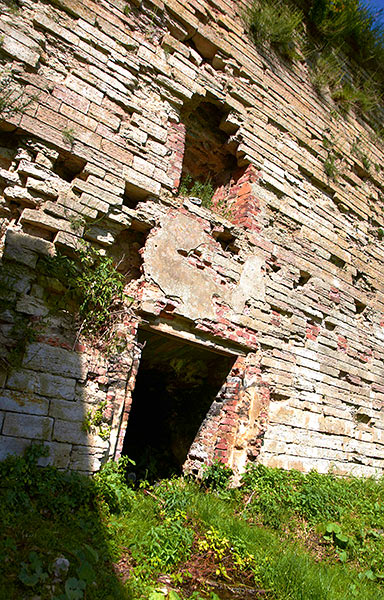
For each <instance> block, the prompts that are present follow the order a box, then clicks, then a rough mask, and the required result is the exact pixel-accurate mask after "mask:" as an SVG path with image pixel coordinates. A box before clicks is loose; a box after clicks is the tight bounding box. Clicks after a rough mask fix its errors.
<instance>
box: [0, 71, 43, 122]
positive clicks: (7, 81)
mask: <svg viewBox="0 0 384 600" xmlns="http://www.w3.org/2000/svg"><path fill="white" fill-rule="evenodd" d="M35 100H37V96H33V95H32V96H29V95H28V94H27V93H26V92H25V90H24V88H23V87H22V86H19V85H17V83H16V82H15V81H14V79H13V77H12V73H11V72H10V71H9V70H3V71H2V72H0V116H3V117H12V116H13V115H15V114H22V113H24V112H25V111H26V109H27V108H28V106H29V105H30V104H32V102H34V101H35Z"/></svg>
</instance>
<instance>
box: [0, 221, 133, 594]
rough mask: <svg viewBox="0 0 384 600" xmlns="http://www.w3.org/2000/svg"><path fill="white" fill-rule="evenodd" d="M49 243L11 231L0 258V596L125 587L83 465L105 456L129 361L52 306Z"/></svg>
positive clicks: (88, 468)
mask: <svg viewBox="0 0 384 600" xmlns="http://www.w3.org/2000/svg"><path fill="white" fill-rule="evenodd" d="M52 252H53V245H52V243H51V242H49V241H46V240H43V239H41V238H38V237H33V236H30V235H27V234H22V233H17V232H13V231H11V230H8V231H7V234H6V239H5V245H4V248H3V255H2V259H1V261H0V282H1V285H0V378H1V382H0V383H1V388H0V409H1V410H0V432H1V435H0V459H1V460H4V459H5V458H6V457H7V456H8V459H6V460H5V462H3V463H1V464H0V474H1V480H2V489H1V491H0V509H1V514H2V534H3V535H2V540H1V541H0V554H1V555H2V556H6V557H7V558H6V560H5V562H4V568H3V569H2V573H1V575H0V590H1V591H0V598H1V599H3V598H4V600H5V598H6V599H7V600H9V599H11V598H17V597H26V594H31V596H32V595H36V594H37V595H38V596H39V597H42V598H43V597H53V596H57V597H63V598H64V597H65V598H75V597H76V598H79V599H81V598H84V597H87V598H94V599H99V598H100V599H101V598H103V599H104V598H108V597H111V598H112V597H113V598H117V597H118V598H129V597H130V596H129V594H128V592H126V591H125V590H124V589H123V587H122V585H121V582H120V580H119V578H118V577H117V575H116V574H115V572H114V567H113V562H114V561H116V549H115V548H113V546H111V544H110V542H109V540H110V536H109V535H108V531H107V527H106V520H105V518H100V515H99V512H98V509H97V504H96V494H97V490H95V484H94V483H93V482H92V481H91V480H90V479H89V478H88V477H83V476H82V475H81V474H89V473H91V472H94V471H96V470H98V469H99V468H100V465H101V461H103V460H105V459H106V458H107V457H108V455H111V456H112V453H113V451H114V446H113V445H114V444H115V445H116V442H117V422H116V421H117V417H118V416H119V415H117V416H115V415H114V414H113V408H114V402H115V401H116V396H118V394H119V392H121V393H122V394H123V392H124V391H125V387H126V385H127V380H129V372H130V369H131V366H132V360H131V359H130V360H129V361H128V359H127V356H124V355H123V356H122V358H121V361H118V362H117V361H110V362H109V363H108V362H107V361H106V359H105V358H103V357H102V356H101V355H100V354H99V353H97V352H96V351H93V352H90V351H88V350H87V348H85V347H84V346H81V345H79V344H78V343H77V333H76V331H75V330H74V328H73V324H72V319H69V318H66V316H65V314H64V313H63V314H60V315H59V314H58V313H55V311H50V310H49V309H48V305H49V302H47V294H50V293H51V287H50V285H48V283H47V282H45V280H44V277H43V276H42V275H41V271H40V270H39V261H41V260H43V259H44V257H46V256H49V255H50V254H51V253H52ZM131 348H132V347H131ZM128 365H129V366H128ZM127 375H128V377H127ZM123 387H124V389H122V388H123ZM107 399H108V400H107ZM116 402H117V401H116ZM24 451H26V453H27V454H26V459H23V458H21V456H20V455H22V453H23V452H24ZM9 455H16V456H13V457H12V456H9ZM38 465H40V466H45V467H46V468H45V469H41V468H40V467H39V466H38ZM49 465H55V466H56V467H57V468H51V467H50V466H49ZM68 470H71V471H72V473H69V472H68ZM60 471H62V472H60ZM76 472H77V473H76ZM60 594H62V595H61V596H60ZM28 597H30V596H28Z"/></svg>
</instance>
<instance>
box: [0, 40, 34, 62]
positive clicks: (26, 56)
mask: <svg viewBox="0 0 384 600" xmlns="http://www.w3.org/2000/svg"><path fill="white" fill-rule="evenodd" d="M1 50H2V51H3V52H5V53H6V54H9V55H10V56H12V57H13V58H15V59H16V60H21V61H22V62H24V63H26V64H27V65H29V66H30V67H36V65H37V63H38V62H39V58H40V55H39V54H38V52H35V51H34V50H32V48H28V47H27V46H25V45H24V44H22V43H20V42H19V41H18V40H15V39H14V38H13V37H10V36H8V35H5V36H4V37H3V41H2V44H1Z"/></svg>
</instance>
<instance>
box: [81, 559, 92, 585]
mask: <svg viewBox="0 0 384 600" xmlns="http://www.w3.org/2000/svg"><path fill="white" fill-rule="evenodd" d="M77 574H78V576H79V579H83V580H84V581H85V583H87V584H88V585H89V584H91V583H93V582H94V581H95V579H96V573H95V570H94V568H93V567H92V565H91V564H90V563H89V562H87V561H84V562H83V563H81V565H80V567H79V568H78V569H77Z"/></svg>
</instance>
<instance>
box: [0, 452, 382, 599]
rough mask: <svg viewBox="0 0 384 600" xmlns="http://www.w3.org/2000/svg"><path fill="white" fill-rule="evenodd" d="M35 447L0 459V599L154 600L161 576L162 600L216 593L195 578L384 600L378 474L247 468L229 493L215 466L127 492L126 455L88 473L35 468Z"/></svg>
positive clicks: (277, 591) (294, 594)
mask: <svg viewBox="0 0 384 600" xmlns="http://www.w3.org/2000/svg"><path fill="white" fill-rule="evenodd" d="M39 453H40V449H39V448H38V447H37V446H34V447H33V449H32V451H29V452H28V453H27V455H26V457H25V458H20V457H19V458H9V459H7V460H6V461H4V462H3V463H0V476H1V481H2V486H1V489H0V510H1V517H2V536H1V538H0V556H1V559H2V570H1V572H0V590H1V591H0V598H1V599H2V600H13V599H15V600H16V598H17V599H19V598H32V597H34V596H38V597H39V598H41V600H48V599H53V598H54V599H55V600H82V599H84V600H85V599H86V600H109V599H111V600H112V599H114V600H115V599H122V600H139V599H142V600H144V599H151V600H164V599H165V598H166V595H165V594H164V593H161V592H160V591H157V592H156V591H155V590H156V589H158V588H159V583H158V577H159V576H160V575H161V576H162V577H163V578H164V577H165V576H167V580H168V581H170V587H172V588H173V590H174V591H173V592H172V593H170V594H169V596H168V598H169V600H177V599H184V600H186V599H187V598H188V599H190V600H192V599H194V600H205V599H207V600H208V599H209V598H210V599H215V600H217V599H219V600H220V591H219V589H216V588H215V590H213V589H211V588H210V586H209V585H207V584H205V583H204V581H206V580H214V581H216V582H217V583H218V584H220V585H224V586H225V584H226V583H228V582H232V583H235V584H236V585H237V586H243V587H242V589H244V599H245V598H246V597H247V594H246V590H247V589H248V588H249V587H251V588H252V587H255V588H258V589H260V588H261V589H263V590H264V591H265V593H266V595H265V596H264V597H265V598H267V599H269V600H353V599H354V598H359V599H360V600H372V599H373V598H374V599H375V600H384V587H383V585H382V583H381V571H380V569H381V560H382V559H381V557H382V555H383V550H384V547H383V546H384V542H383V539H382V538H383V534H382V531H383V528H384V507H383V500H384V484H383V482H382V481H381V480H380V481H374V480H371V479H367V480H361V479H355V478H350V479H338V478H336V477H334V476H332V475H319V474H317V473H315V472H313V473H310V474H308V475H302V474H300V473H298V472H295V471H292V472H286V471H281V470H278V469H268V468H265V467H262V466H258V467H256V468H251V469H249V470H248V471H247V473H246V474H245V476H244V478H243V484H242V486H241V488H240V489H236V490H233V489H232V490H231V489H228V488H227V487H226V479H227V478H226V477H225V475H226V473H225V472H224V471H223V472H222V473H221V471H220V470H221V467H220V465H214V469H213V470H215V471H217V473H213V472H212V469H211V471H210V477H209V478H206V481H205V483H204V485H203V484H198V483H197V482H194V481H189V480H185V479H183V478H177V479H173V480H163V481H160V482H157V484H156V485H154V486H152V487H150V486H148V485H147V484H146V483H145V482H142V483H141V484H140V486H139V488H138V489H135V490H134V489H132V488H131V487H129V485H128V484H127V483H126V481H125V468H126V466H127V465H128V462H129V461H127V459H125V462H124V461H122V462H121V463H120V464H118V465H116V464H110V465H107V466H106V467H105V468H104V470H103V471H102V472H101V474H100V475H98V476H97V477H95V478H94V479H93V480H89V479H87V478H85V477H83V476H78V475H75V474H72V475H71V474H68V473H63V472H59V471H57V470H56V469H54V468H52V467H47V468H43V469H42V468H39V467H38V466H36V460H37V458H38V456H39ZM129 468H130V469H131V468H132V467H131V466H130V467H129ZM209 485H210V486H211V487H207V486H209ZM314 539H315V541H316V544H317V545H316V547H314V546H313V540H314ZM309 541H311V542H312V543H311V544H309ZM340 545H343V548H341V547H340ZM319 549H321V551H322V553H319ZM342 552H344V553H345V556H344V555H343V554H342ZM57 559H61V560H62V559H64V560H65V561H68V562H67V566H68V570H67V571H65V572H64V573H62V574H61V575H59V577H56V576H55V568H56V567H55V565H56V564H57ZM320 559H321V560H320ZM116 570H117V571H118V572H119V573H122V574H123V575H124V580H122V579H121V577H120V576H119V575H118V574H116ZM215 594H216V595H215Z"/></svg>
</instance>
